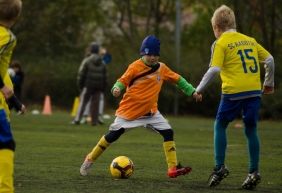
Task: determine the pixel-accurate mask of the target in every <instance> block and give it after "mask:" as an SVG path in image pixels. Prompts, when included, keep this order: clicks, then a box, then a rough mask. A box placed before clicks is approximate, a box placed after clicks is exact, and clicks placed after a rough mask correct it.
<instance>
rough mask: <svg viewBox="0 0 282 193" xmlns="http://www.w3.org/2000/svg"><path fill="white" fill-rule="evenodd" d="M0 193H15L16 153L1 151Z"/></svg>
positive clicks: (6, 150) (7, 150) (8, 150)
mask: <svg viewBox="0 0 282 193" xmlns="http://www.w3.org/2000/svg"><path fill="white" fill-rule="evenodd" d="M0 171H1V172H0V193H13V192H14V184H13V173H14V151H12V150H10V149H0Z"/></svg>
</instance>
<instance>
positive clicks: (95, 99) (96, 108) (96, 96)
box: [90, 91, 100, 125]
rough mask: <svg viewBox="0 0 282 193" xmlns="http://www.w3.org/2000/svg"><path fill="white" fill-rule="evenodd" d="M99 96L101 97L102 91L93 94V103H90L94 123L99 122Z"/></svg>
mask: <svg viewBox="0 0 282 193" xmlns="http://www.w3.org/2000/svg"><path fill="white" fill-rule="evenodd" d="M99 98H100V91H96V92H94V93H93V95H92V98H91V104H90V113H91V121H92V125H97V124H98V115H99V114H98V113H99V112H98V111H99Z"/></svg>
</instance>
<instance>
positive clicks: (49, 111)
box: [42, 95, 52, 115]
mask: <svg viewBox="0 0 282 193" xmlns="http://www.w3.org/2000/svg"><path fill="white" fill-rule="evenodd" d="M42 114H43V115H52V109H51V98H50V96H49V95H46V96H45V100H44V106H43V111H42Z"/></svg>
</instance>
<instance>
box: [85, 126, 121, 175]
mask: <svg viewBox="0 0 282 193" xmlns="http://www.w3.org/2000/svg"><path fill="white" fill-rule="evenodd" d="M123 133H124V128H121V129H119V130H116V131H110V132H109V133H108V134H106V135H105V136H103V137H101V139H100V140H99V141H98V143H97V144H96V146H95V147H94V148H93V149H92V151H91V152H90V153H89V154H88V155H87V156H86V158H85V160H84V162H83V164H82V165H81V167H80V174H81V175H82V176H86V175H88V173H89V170H90V168H91V166H92V164H93V162H94V161H95V160H96V159H98V157H100V155H101V154H102V153H103V152H104V151H105V150H106V149H107V147H109V146H110V144H111V143H112V142H114V141H116V140H117V139H118V138H119V137H120V136H121V135H122V134H123Z"/></svg>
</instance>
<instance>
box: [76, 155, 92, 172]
mask: <svg viewBox="0 0 282 193" xmlns="http://www.w3.org/2000/svg"><path fill="white" fill-rule="evenodd" d="M92 164H93V161H91V160H90V159H88V158H87V157H86V158H85V160H84V162H83V164H82V165H81V166H80V170H79V171H80V175H82V176H87V175H88V173H89V170H90V168H91V166H92Z"/></svg>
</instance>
